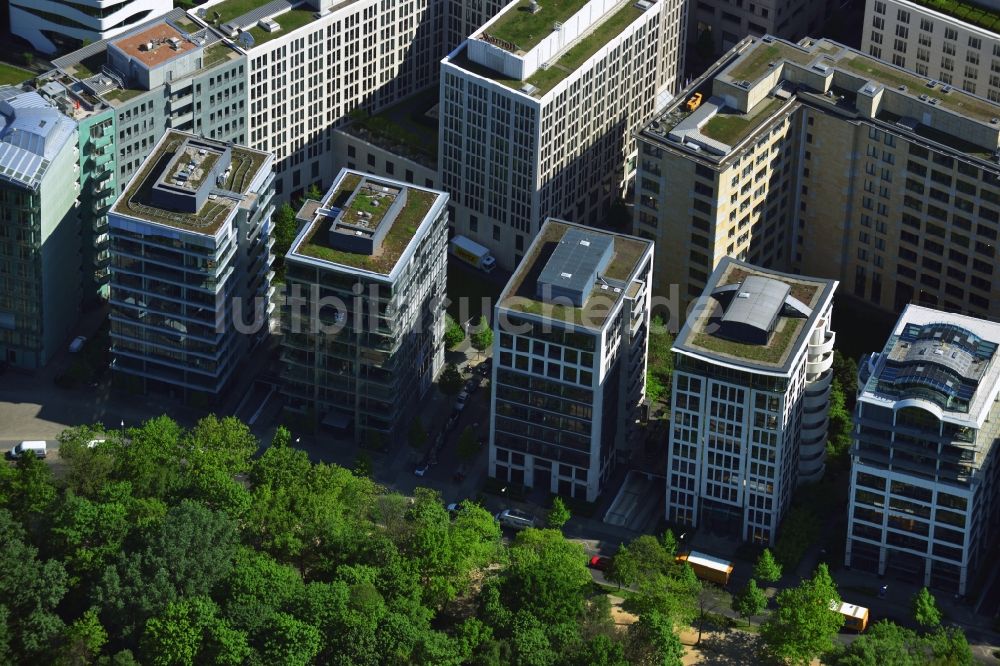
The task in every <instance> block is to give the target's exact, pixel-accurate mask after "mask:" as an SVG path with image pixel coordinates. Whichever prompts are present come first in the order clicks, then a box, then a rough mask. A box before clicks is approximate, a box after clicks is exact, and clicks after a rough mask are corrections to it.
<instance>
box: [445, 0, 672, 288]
mask: <svg viewBox="0 0 1000 666" xmlns="http://www.w3.org/2000/svg"><path fill="white" fill-rule="evenodd" d="M682 24H683V3H681V2H679V1H677V0H654V1H643V2H638V3H626V4H622V3H620V2H618V1H617V0H591V1H590V2H586V1H585V0H574V2H564V3H558V4H557V3H546V2H537V3H532V2H527V1H523V2H521V1H519V2H511V3H510V4H508V5H507V6H506V8H505V9H504V11H502V12H501V13H500V14H499V15H497V16H496V17H494V18H493V19H491V20H490V21H488V22H487V23H486V24H485V25H483V26H482V27H481V28H480V29H479V30H477V31H476V32H475V33H473V34H472V35H471V36H470V37H469V39H468V40H466V41H465V43H463V44H462V45H461V46H460V47H459V48H457V49H456V50H454V51H453V52H452V53H451V54H450V55H448V57H447V58H445V59H444V61H443V62H442V64H441V107H440V117H441V123H440V127H441V132H440V136H439V149H438V171H439V172H440V177H441V183H442V188H443V189H444V190H445V191H446V192H448V193H449V194H450V195H451V200H452V206H453V209H454V220H453V223H454V225H455V229H456V231H457V232H458V233H459V234H462V235H465V236H468V237H470V238H472V239H474V240H476V241H477V242H480V243H482V244H483V245H486V246H487V247H489V248H490V249H492V250H493V253H494V256H496V258H497V261H498V263H499V264H500V265H501V266H503V267H505V268H510V269H512V268H514V267H515V266H516V265H518V264H519V263H520V262H521V259H522V258H523V257H524V256H525V252H526V251H527V248H528V245H530V244H531V241H532V239H533V238H534V237H535V235H536V234H537V233H538V231H539V229H540V228H541V226H542V223H543V222H544V221H545V220H546V219H547V218H548V217H557V218H562V219H567V220H573V221H575V222H580V223H588V224H596V223H598V222H599V221H601V220H602V219H603V218H605V217H606V216H607V214H608V212H609V211H610V209H611V205H612V203H613V202H615V201H616V200H617V199H618V198H620V197H621V196H623V194H624V192H625V190H626V189H627V187H628V185H629V183H630V182H631V180H632V177H633V174H634V157H635V143H634V140H633V138H632V133H633V131H634V130H635V129H636V128H637V127H638V126H639V124H640V123H641V122H642V121H643V120H644V119H645V118H646V117H648V116H649V114H651V113H652V112H653V109H654V103H655V100H656V94H657V92H658V91H659V90H660V89H661V88H667V89H669V90H671V91H672V90H674V89H675V85H676V80H677V77H678V75H679V73H678V62H679V55H678V54H679V52H680V50H681V45H680V44H681V42H682V41H683V39H682V36H683V33H682V31H681V27H682ZM553 26H555V27H553Z"/></svg>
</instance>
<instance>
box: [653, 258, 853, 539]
mask: <svg viewBox="0 0 1000 666" xmlns="http://www.w3.org/2000/svg"><path fill="white" fill-rule="evenodd" d="M836 288H837V283H836V281H833V280H823V279H819V278H810V277H801V276H797V275H790V274H787V273H778V272H776V271H770V270H764V269H760V268H758V267H756V266H752V265H750V264H746V263H743V262H740V261H737V260H735V259H731V258H728V257H727V258H725V259H723V260H722V262H720V263H719V266H718V267H717V268H716V269H715V271H714V272H713V273H712V276H711V278H710V280H709V284H708V286H707V287H706V288H705V293H704V294H703V295H702V297H701V298H700V299H699V300H698V303H697V304H696V306H695V308H694V310H693V311H692V314H691V315H690V316H689V317H688V320H687V322H685V324H684V328H683V329H681V332H680V333H678V335H677V339H676V340H675V343H674V347H673V349H672V351H673V352H674V376H673V393H672V396H671V402H672V405H671V406H672V408H673V417H672V419H671V431H670V450H669V455H668V461H667V498H666V499H667V520H668V521H670V522H672V523H675V524H677V525H687V526H691V527H698V526H702V527H708V528H709V529H713V530H719V531H726V532H728V533H730V534H732V535H733V536H737V537H739V538H740V539H742V540H744V541H750V542H752V543H758V544H764V545H771V544H773V543H774V539H775V537H776V536H777V532H778V526H779V525H780V523H781V519H782V517H784V515H785V512H786V511H787V510H788V507H789V502H790V501H791V498H792V491H793V490H794V489H795V486H796V484H798V483H802V482H806V481H817V480H819V479H820V478H821V477H822V475H823V472H824V464H825V460H826V433H827V426H828V418H827V414H828V411H829V401H830V384H831V382H832V376H833V371H832V370H831V367H832V366H833V343H834V340H835V335H834V332H833V329H832V328H831V321H830V319H831V315H832V311H833V294H834V291H835V290H836Z"/></svg>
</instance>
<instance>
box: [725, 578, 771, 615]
mask: <svg viewBox="0 0 1000 666" xmlns="http://www.w3.org/2000/svg"><path fill="white" fill-rule="evenodd" d="M732 608H733V610H734V611H736V612H737V613H739V614H740V617H742V618H744V619H746V621H747V626H750V625H751V624H752V621H751V618H752V617H753V616H754V615H760V613H761V611H763V610H764V609H765V608H767V595H765V594H764V590H762V589H760V588H759V587H757V581H756V580H754V579H753V578H751V579H750V580H749V581H748V582H747V585H746V587H744V588H743V589H742V590H740V591H739V592H738V593H737V594H735V595H733V605H732Z"/></svg>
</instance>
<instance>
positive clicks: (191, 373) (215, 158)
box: [108, 130, 274, 405]
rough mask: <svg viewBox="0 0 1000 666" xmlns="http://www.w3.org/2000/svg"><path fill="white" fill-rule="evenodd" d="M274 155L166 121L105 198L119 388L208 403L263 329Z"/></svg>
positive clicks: (113, 351) (219, 395) (266, 315)
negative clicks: (123, 181)
mask: <svg viewBox="0 0 1000 666" xmlns="http://www.w3.org/2000/svg"><path fill="white" fill-rule="evenodd" d="M273 161H274V160H273V158H272V156H271V155H268V154H267V153H262V152H259V151H255V150H250V149H247V148H244V147H240V146H234V145H232V144H229V143H223V142H221V141H214V140H212V139H202V138H200V137H197V136H195V135H193V134H189V133H184V132H177V131H174V130H170V131H168V132H167V133H166V134H165V135H164V136H163V137H162V138H161V139H160V140H159V142H157V144H156V146H154V148H153V151H152V152H151V153H150V155H149V157H148V158H147V159H146V161H145V162H144V163H143V165H142V167H141V169H140V171H139V173H138V174H136V176H135V177H134V178H132V180H131V181H129V184H128V186H127V188H126V190H125V191H124V192H123V193H122V195H121V196H120V197H118V199H117V200H116V201H115V202H114V204H113V206H112V208H111V211H110V212H109V214H108V218H109V222H110V227H111V232H110V233H111V255H112V272H111V299H110V302H111V355H112V362H111V369H112V370H113V371H114V373H115V378H116V380H117V381H118V382H119V384H120V385H121V386H124V387H126V388H127V389H130V390H142V391H156V392H160V393H167V394H173V395H174V396H176V397H179V398H182V399H184V400H185V401H187V402H190V403H193V404H199V405H204V404H214V403H217V402H218V401H219V400H220V399H221V398H223V397H224V391H225V390H226V389H227V387H229V386H231V385H232V380H233V378H234V377H233V374H234V372H235V371H236V370H237V368H238V367H240V365H241V364H244V363H245V361H246V358H247V355H248V354H249V353H250V351H251V350H252V349H253V348H254V347H255V346H256V345H257V344H258V343H259V342H260V341H261V340H262V339H263V338H264V337H265V336H266V335H267V334H268V333H269V327H268V322H269V316H270V312H271V310H272V309H273V306H272V305H271V302H270V299H271V293H272V289H271V278H272V276H273V273H272V272H271V263H272V261H273V259H274V257H273V255H272V254H271V247H272V245H273V240H272V239H271V212H272V211H273V208H274V207H273V205H272V204H271V197H272V194H273V188H272V183H273V181H274V176H273V174H272V173H271V170H272V166H273Z"/></svg>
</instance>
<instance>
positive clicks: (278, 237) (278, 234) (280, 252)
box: [271, 202, 298, 266]
mask: <svg viewBox="0 0 1000 666" xmlns="http://www.w3.org/2000/svg"><path fill="white" fill-rule="evenodd" d="M271 222H272V223H273V224H274V232H273V233H274V257H275V259H276V260H277V263H278V265H279V266H282V265H284V261H285V255H286V254H287V253H288V250H290V249H291V247H292V243H293V242H295V234H296V231H298V222H296V221H295V209H294V208H292V207H291V206H290V205H289V204H288V203H287V202H286V203H283V204H281V205H280V206H278V208H277V209H276V210H275V211H274V213H273V214H272V215H271Z"/></svg>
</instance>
